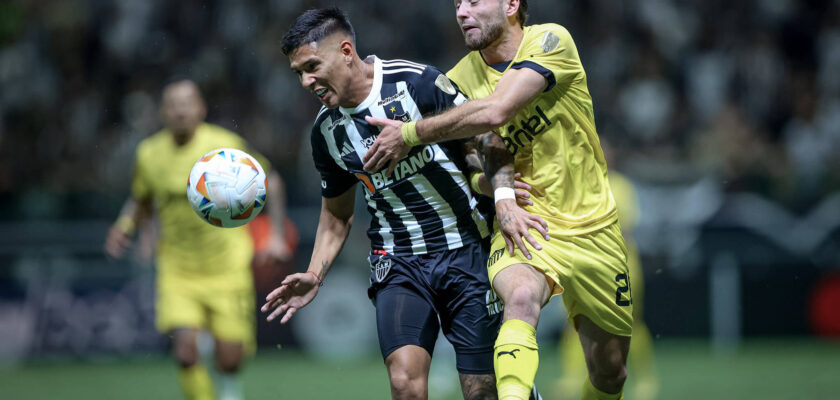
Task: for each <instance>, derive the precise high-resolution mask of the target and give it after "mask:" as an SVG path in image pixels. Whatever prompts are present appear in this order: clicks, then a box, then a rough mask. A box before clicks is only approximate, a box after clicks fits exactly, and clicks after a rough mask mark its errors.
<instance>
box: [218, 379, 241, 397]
mask: <svg viewBox="0 0 840 400" xmlns="http://www.w3.org/2000/svg"><path fill="white" fill-rule="evenodd" d="M216 393H217V394H218V396H219V400H242V399H244V398H245V394H244V393H242V381H241V380H240V379H239V374H235V373H234V374H224V373H220V374H218V382H217V385H216Z"/></svg>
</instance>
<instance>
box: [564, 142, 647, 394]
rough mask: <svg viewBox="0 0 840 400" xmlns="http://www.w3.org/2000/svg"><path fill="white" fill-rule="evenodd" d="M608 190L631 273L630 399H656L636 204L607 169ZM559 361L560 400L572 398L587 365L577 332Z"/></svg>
mask: <svg viewBox="0 0 840 400" xmlns="http://www.w3.org/2000/svg"><path fill="white" fill-rule="evenodd" d="M604 151H605V153H606V155H607V160H610V156H609V153H610V151H609V146H608V145H607V144H606V142H604ZM609 176H610V188H611V189H612V192H613V197H614V198H615V204H616V208H617V210H618V220H619V222H620V223H621V230H622V232H623V233H624V238H625V241H626V243H627V265H628V268H629V270H630V287H631V288H632V290H633V340H632V341H631V343H630V353H629V354H628V357H627V363H628V369H629V370H630V372H632V374H633V379H632V380H631V382H630V388H629V389H628V390H630V391H631V393H632V394H633V395H632V398H633V399H635V400H651V399H655V398H656V396H657V393H658V391H659V384H658V382H657V377H656V371H655V370H654V365H653V339H652V338H651V335H650V331H649V330H648V328H647V325H646V324H645V322H644V319H643V318H642V304H643V299H644V279H643V278H644V273H643V272H642V264H641V259H640V258H639V251H638V249H636V246H635V244H634V242H633V236H632V234H631V233H632V231H633V228H634V227H635V226H636V221H637V220H638V217H639V203H638V199H637V197H636V190H635V188H634V185H633V182H632V181H631V180H630V179H628V178H627V177H625V176H624V175H623V174H621V173H619V172H616V171H615V169H610V175H609ZM559 350H560V357H561V363H562V367H563V376H562V377H561V378H560V379H558V381H557V389H558V392H559V393H558V394H559V395H561V397H560V398H564V399H565V398H573V397H574V396H575V394H576V393H577V392H578V390H579V386H580V381H581V380H582V379H583V378H584V377H585V376H586V361H585V360H584V356H583V351H582V350H581V347H580V340H579V339H578V335H577V332H575V331H574V330H572V329H565V330H564V331H563V335H562V337H561V339H560V347H559Z"/></svg>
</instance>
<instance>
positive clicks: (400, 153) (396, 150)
mask: <svg viewBox="0 0 840 400" xmlns="http://www.w3.org/2000/svg"><path fill="white" fill-rule="evenodd" d="M365 121H367V123H369V124H371V125H373V126H377V127H379V128H380V129H381V131H380V132H379V136H378V137H377V138H376V141H374V142H373V144H372V145H371V146H370V148H369V149H368V151H367V154H365V156H364V157H362V161H364V163H365V167H364V168H365V171H367V172H369V173H373V172H376V171H379V170H381V169H382V168H385V167H386V166H387V167H388V172H386V174H387V175H386V176H391V173H393V172H394V168H396V167H397V163H399V162H400V160H402V159H403V158H405V156H407V155H408V152H409V151H411V146H409V145H407V144H406V143H405V139H403V137H402V131H401V130H402V124H403V123H402V121H395V120H392V119H385V118H373V117H365Z"/></svg>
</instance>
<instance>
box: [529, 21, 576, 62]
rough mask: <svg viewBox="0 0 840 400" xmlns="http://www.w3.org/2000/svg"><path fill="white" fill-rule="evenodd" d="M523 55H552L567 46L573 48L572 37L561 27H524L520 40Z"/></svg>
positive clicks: (551, 25)
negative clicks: (523, 34) (523, 33)
mask: <svg viewBox="0 0 840 400" xmlns="http://www.w3.org/2000/svg"><path fill="white" fill-rule="evenodd" d="M522 42H523V43H522V45H523V46H524V50H525V52H524V53H525V54H522V55H523V56H528V55H531V54H544V53H554V52H557V51H560V50H563V49H564V48H566V47H568V46H574V44H573V41H572V35H571V34H570V33H569V31H568V30H567V29H566V28H565V27H564V26H562V25H558V24H540V25H530V26H527V27H525V36H524V37H523V38H522Z"/></svg>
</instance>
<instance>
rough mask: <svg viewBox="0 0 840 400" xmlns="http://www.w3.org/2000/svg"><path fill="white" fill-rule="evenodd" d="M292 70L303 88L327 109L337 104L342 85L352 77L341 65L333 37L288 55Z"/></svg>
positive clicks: (340, 57) (307, 45) (304, 46)
mask: <svg viewBox="0 0 840 400" xmlns="http://www.w3.org/2000/svg"><path fill="white" fill-rule="evenodd" d="M289 61H290V62H291V67H292V71H294V72H295V73H297V74H298V77H300V84H301V86H303V87H304V89H307V90H309V91H310V92H312V94H313V95H315V97H317V98H318V100H320V101H321V103H322V104H323V105H324V106H326V107H327V108H336V107H338V105H339V103H340V100H341V94H342V88H345V87H347V84H348V82H349V80H350V79H351V77H350V76H349V74H348V72H347V68H342V67H343V66H344V63H343V57H342V54H341V52H340V51H339V50H338V44H337V43H335V40H333V38H324V39H323V40H321V41H319V42H317V43H310V44H305V45H303V46H300V47H298V48H297V49H294V50H293V51H292V52H291V53H290V54H289Z"/></svg>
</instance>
